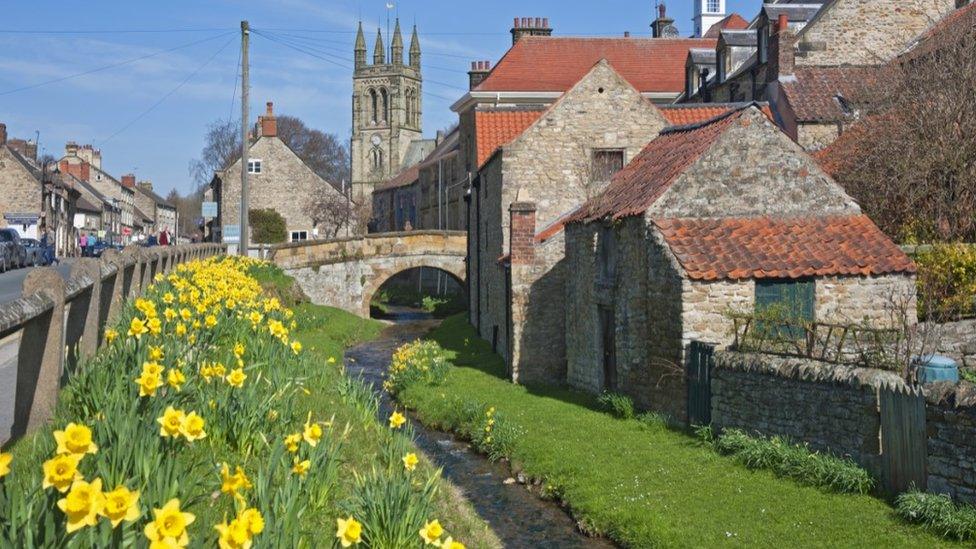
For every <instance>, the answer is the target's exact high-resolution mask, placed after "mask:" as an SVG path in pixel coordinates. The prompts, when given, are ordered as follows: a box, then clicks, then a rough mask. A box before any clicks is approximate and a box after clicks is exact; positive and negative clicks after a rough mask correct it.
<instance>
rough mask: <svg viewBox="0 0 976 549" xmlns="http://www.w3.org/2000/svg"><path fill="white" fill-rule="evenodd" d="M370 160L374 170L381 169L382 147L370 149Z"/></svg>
mask: <svg viewBox="0 0 976 549" xmlns="http://www.w3.org/2000/svg"><path fill="white" fill-rule="evenodd" d="M370 162H371V163H372V165H373V169H374V170H382V169H383V149H381V148H379V147H373V149H372V150H371V151H370Z"/></svg>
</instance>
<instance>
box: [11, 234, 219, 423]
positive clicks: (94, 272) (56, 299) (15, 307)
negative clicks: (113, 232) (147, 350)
mask: <svg viewBox="0 0 976 549" xmlns="http://www.w3.org/2000/svg"><path fill="white" fill-rule="evenodd" d="M225 250H226V246H225V245H223V244H185V245H178V246H167V247H154V248H140V247H135V246H132V247H128V248H126V249H124V250H122V251H121V252H119V251H117V250H113V249H109V250H105V252H104V253H103V255H102V257H101V258H100V259H92V258H84V259H79V260H77V261H76V262H75V263H74V264H73V265H72V267H71V272H70V276H69V277H68V279H67V280H65V279H64V278H62V276H61V275H60V274H59V273H58V272H57V271H56V270H55V269H52V268H50V267H42V268H36V269H33V270H31V271H30V272H29V273H28V274H27V278H26V279H25V280H24V283H23V296H22V297H20V298H18V299H15V300H13V301H9V302H7V303H3V304H0V340H3V341H7V342H8V343H7V344H8V345H17V352H16V353H15V357H16V374H17V382H16V388H15V396H14V403H13V418H12V426H11V428H10V441H13V440H17V439H18V438H20V437H22V436H23V435H25V434H26V433H28V432H30V431H32V430H33V429H35V428H37V427H39V426H41V425H43V424H44V423H45V422H47V421H48V420H49V419H50V418H51V416H52V413H53V411H54V407H55V404H56V403H57V399H58V391H59V389H60V383H61V379H62V376H63V374H64V372H65V369H66V368H67V369H69V370H70V369H73V368H74V367H76V366H77V365H78V363H79V362H81V361H83V360H85V359H87V358H89V357H91V356H92V355H94V354H95V351H96V350H97V349H98V347H99V345H100V344H101V343H102V341H103V334H104V331H105V327H106V326H107V325H109V324H111V323H112V322H114V321H115V320H116V318H117V317H118V315H119V313H120V311H121V309H122V306H123V304H124V303H125V301H126V300H127V299H129V298H132V297H135V296H138V295H139V294H140V293H141V292H142V290H143V288H145V287H147V286H148V285H149V284H151V283H152V281H153V278H154V277H155V276H156V274H157V273H163V274H166V273H169V272H170V271H171V270H172V269H173V268H174V267H175V266H176V265H178V264H180V263H185V262H187V261H192V260H195V259H204V258H207V257H211V256H214V255H218V254H221V253H224V252H225ZM18 337H19V341H17V338H18ZM4 427H5V426H4Z"/></svg>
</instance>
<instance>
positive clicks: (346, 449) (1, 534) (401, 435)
mask: <svg viewBox="0 0 976 549" xmlns="http://www.w3.org/2000/svg"><path fill="white" fill-rule="evenodd" d="M300 297H301V295H300V292H296V291H295V290H294V289H293V288H292V287H291V284H290V281H289V280H288V279H287V278H286V277H283V276H282V274H281V273H280V271H277V270H275V269H269V268H268V267H262V266H259V265H256V264H254V263H252V262H249V261H245V260H240V259H233V258H228V259H223V260H208V261H205V262H194V263H191V264H188V265H186V266H181V267H179V269H178V271H177V272H176V273H174V274H172V275H170V276H168V277H165V278H163V277H160V278H158V279H157V280H156V283H155V284H154V285H153V286H152V287H150V288H149V289H148V290H147V292H146V293H145V296H144V298H142V299H140V300H137V301H136V302H134V303H129V304H127V305H126V307H125V308H124V310H123V312H122V315H121V317H120V318H119V319H118V322H117V323H116V324H115V326H114V327H113V328H112V329H109V330H107V331H106V336H107V337H106V339H107V340H108V341H107V344H106V345H105V346H104V347H103V348H102V349H101V350H100V351H99V353H98V354H97V355H96V356H95V357H93V359H91V360H90V361H88V362H87V363H86V364H84V365H83V366H82V367H81V368H79V369H78V370H77V371H74V372H68V376H67V377H68V379H67V383H66V385H65V386H64V388H63V389H62V391H61V393H60V395H59V402H58V405H57V408H56V411H55V417H54V419H53V421H52V422H51V425H50V426H49V427H46V428H43V429H40V430H38V431H37V432H35V433H34V434H32V435H31V436H29V437H26V438H24V439H22V440H20V441H18V442H17V443H16V444H15V445H14V447H13V448H12V450H11V452H10V453H7V454H3V455H0V546H4V547H7V546H25V547H26V546H33V547H90V546H99V547H130V546H131V547H144V546H146V545H147V544H149V542H154V543H156V544H157V546H160V547H161V546H164V545H165V544H168V545H165V546H178V545H179V546H182V545H186V544H190V545H191V546H194V547H199V546H215V545H217V542H218V540H219V541H220V542H221V546H225V547H238V546H241V547H248V546H252V547H327V546H332V545H335V546H338V545H339V544H340V539H339V538H338V537H337V535H340V536H343V537H344V540H345V541H347V542H349V543H353V544H355V543H360V542H361V543H364V544H366V543H370V542H372V545H374V546H382V545H384V542H385V545H386V546H406V547H410V546H415V547H421V546H423V540H422V539H421V536H420V534H419V531H420V529H421V528H422V527H423V526H424V524H425V523H426V522H427V521H429V520H433V519H439V520H440V522H441V524H443V525H444V530H445V531H444V533H443V534H442V539H443V537H446V536H447V535H448V534H450V535H452V536H454V538H455V539H459V540H462V541H464V542H466V543H467V544H468V546H470V547H497V546H498V543H497V541H496V540H494V538H493V537H492V536H491V535H490V533H489V532H488V531H487V528H486V527H485V526H484V524H483V522H481V521H480V520H479V519H478V518H477V516H476V515H475V514H474V513H473V511H471V509H470V507H469V506H468V505H467V504H466V502H464V501H459V500H458V498H457V495H456V494H455V493H453V491H451V490H450V487H449V486H447V485H446V483H444V482H443V481H442V480H440V478H439V475H438V473H437V471H436V470H434V468H432V467H431V466H430V465H429V464H426V463H423V460H421V463H419V464H417V465H416V466H413V465H412V464H411V466H407V463H408V462H407V461H405V460H404V458H406V457H407V456H408V455H410V454H413V453H414V452H416V448H415V447H414V446H413V445H412V443H411V441H410V437H409V427H404V428H400V429H392V428H391V427H390V426H387V425H386V423H385V422H384V421H380V420H378V419H377V417H376V407H377V404H376V399H375V397H374V395H373V394H372V393H371V391H370V390H369V389H368V388H366V387H365V386H364V385H363V384H361V383H360V382H359V381H357V380H351V379H349V378H348V377H347V376H346V375H344V372H343V369H342V366H341V356H342V351H343V349H344V348H346V347H347V346H349V345H352V344H355V343H357V342H359V341H362V340H365V339H369V338H371V337H374V336H375V335H376V334H377V333H378V332H379V330H380V328H381V326H380V325H379V324H378V323H376V322H373V321H370V320H362V319H358V318H356V317H354V316H352V315H348V314H346V313H343V312H341V311H337V310H334V309H329V308H326V307H317V306H314V305H309V304H305V303H300ZM41 464H43V466H42V465H41ZM8 466H9V471H8ZM349 517H353V519H354V520H353V521H350V522H345V521H343V522H337V519H348V518H349ZM428 533H429V532H428Z"/></svg>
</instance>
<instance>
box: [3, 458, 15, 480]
mask: <svg viewBox="0 0 976 549" xmlns="http://www.w3.org/2000/svg"><path fill="white" fill-rule="evenodd" d="M13 460H14V455H13V454H11V453H10V452H0V478H3V477H5V476H7V475H9V474H10V462H11V461H13Z"/></svg>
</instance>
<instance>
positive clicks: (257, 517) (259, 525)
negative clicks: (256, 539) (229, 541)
mask: <svg viewBox="0 0 976 549" xmlns="http://www.w3.org/2000/svg"><path fill="white" fill-rule="evenodd" d="M237 520H240V521H243V522H244V523H245V524H247V531H248V532H250V533H251V535H252V536H256V535H258V534H260V533H261V532H263V531H264V517H262V516H261V511H258V510H257V509H255V508H253V507H249V508H247V509H244V510H243V511H241V514H240V515H238V516H237Z"/></svg>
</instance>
